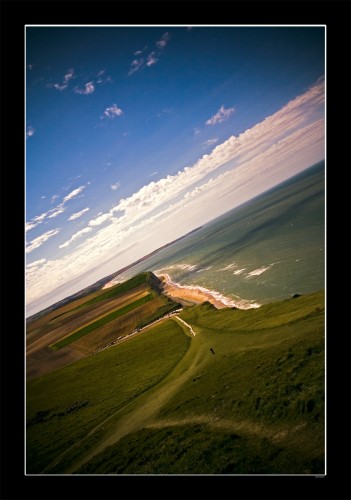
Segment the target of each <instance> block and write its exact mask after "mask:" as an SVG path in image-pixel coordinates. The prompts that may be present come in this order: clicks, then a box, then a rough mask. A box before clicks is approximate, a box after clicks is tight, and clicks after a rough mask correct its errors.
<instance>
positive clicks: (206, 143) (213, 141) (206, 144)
mask: <svg viewBox="0 0 351 500" xmlns="http://www.w3.org/2000/svg"><path fill="white" fill-rule="evenodd" d="M217 142H218V139H217V138H216V137H214V138H213V139H208V141H206V142H204V146H206V147H207V146H213V144H216V143H217Z"/></svg>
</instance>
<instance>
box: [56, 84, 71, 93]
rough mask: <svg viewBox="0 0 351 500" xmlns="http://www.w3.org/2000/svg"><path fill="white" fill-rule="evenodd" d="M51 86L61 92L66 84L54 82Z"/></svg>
mask: <svg viewBox="0 0 351 500" xmlns="http://www.w3.org/2000/svg"><path fill="white" fill-rule="evenodd" d="M53 87H54V88H55V89H56V90H59V91H60V92H62V90H65V89H66V88H67V87H68V85H67V84H65V83H63V84H62V85H60V84H59V83H55V84H54V85H53Z"/></svg>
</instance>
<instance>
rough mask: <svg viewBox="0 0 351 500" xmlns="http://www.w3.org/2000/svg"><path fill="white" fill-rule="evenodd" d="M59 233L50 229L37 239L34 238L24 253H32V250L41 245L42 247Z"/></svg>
mask: <svg viewBox="0 0 351 500" xmlns="http://www.w3.org/2000/svg"><path fill="white" fill-rule="evenodd" d="M59 231H60V230H59V229H51V230H50V231H47V232H46V233H44V234H41V235H40V236H38V237H37V238H34V240H32V241H31V242H29V243H28V246H27V248H26V253H30V252H33V250H35V249H36V248H39V247H40V246H41V245H43V243H45V242H46V241H47V240H48V239H50V238H52V237H53V236H55V234H57V233H58V232H59Z"/></svg>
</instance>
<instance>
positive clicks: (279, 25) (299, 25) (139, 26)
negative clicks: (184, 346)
mask: <svg viewBox="0 0 351 500" xmlns="http://www.w3.org/2000/svg"><path fill="white" fill-rule="evenodd" d="M27 28H324V71H325V79H324V81H325V91H324V164H325V167H324V185H325V194H324V200H325V201H324V245H325V249H324V288H325V298H324V308H325V313H324V332H325V336H324V394H325V403H324V417H325V418H324V475H325V476H326V475H327V283H326V279H327V259H326V250H327V248H326V247H327V238H326V236H327V227H326V226H327V140H326V139H327V106H326V101H327V99H326V98H327V25H326V24H220V25H218V24H216V25H213V24H26V25H24V189H25V200H26V193H27V186H26V180H27V179H26V164H27V162H26V158H27V150H26V147H27V141H26V128H27V99H26V97H27V87H26V76H27V63H26V61H27V44H26V41H27V38H26V34H27V33H26V31H27ZM24 213H25V220H26V218H27V212H26V203H25V207H24ZM24 235H25V229H24ZM25 241H26V238H24V256H25V269H26V261H27V258H26V252H25V250H26V244H25ZM26 361H27V358H26V285H25V287H24V474H25V476H44V477H45V476H54V477H56V476H72V475H73V476H77V477H80V476H82V477H86V476H98V477H100V476H117V477H120V476H132V477H134V476H155V477H157V476H180V477H183V476H185V477H186V476H195V477H197V476H205V477H207V476H224V477H239V476H243V477H255V476H263V477H266V476H273V477H277V476H284V477H286V476H289V477H291V476H293V477H297V476H302V477H305V476H308V477H309V476H312V477H313V476H317V477H319V476H321V477H323V475H319V474H317V475H316V474H27V468H26V466H27V463H26V452H27V447H26V443H27V432H26V399H27V392H26V388H27V387H26V373H27V362H26Z"/></svg>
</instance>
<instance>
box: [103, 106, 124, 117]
mask: <svg viewBox="0 0 351 500" xmlns="http://www.w3.org/2000/svg"><path fill="white" fill-rule="evenodd" d="M121 115H123V110H122V109H121V108H119V107H118V106H117V104H113V105H112V106H111V107H109V108H106V109H105V111H104V114H103V116H102V117H101V118H105V117H107V118H111V119H112V118H116V116H121Z"/></svg>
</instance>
